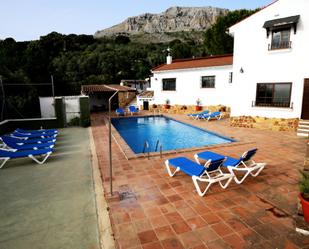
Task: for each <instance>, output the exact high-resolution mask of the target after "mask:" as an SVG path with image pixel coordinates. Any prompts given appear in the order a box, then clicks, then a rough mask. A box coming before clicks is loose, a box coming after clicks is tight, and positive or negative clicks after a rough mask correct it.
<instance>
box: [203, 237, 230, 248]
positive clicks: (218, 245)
mask: <svg viewBox="0 0 309 249" xmlns="http://www.w3.org/2000/svg"><path fill="white" fill-rule="evenodd" d="M206 245H207V247H208V248H209V249H229V248H231V247H230V246H229V245H228V244H226V243H225V242H224V241H223V240H222V239H217V240H214V241H211V242H209V243H206Z"/></svg>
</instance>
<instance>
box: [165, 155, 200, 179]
mask: <svg viewBox="0 0 309 249" xmlns="http://www.w3.org/2000/svg"><path fill="white" fill-rule="evenodd" d="M168 162H169V164H170V165H172V166H173V167H175V168H177V167H179V168H180V169H181V171H183V172H184V173H186V174H188V175H190V176H200V175H201V174H202V173H203V172H204V171H205V168H204V166H202V165H199V164H198V163H196V162H193V161H191V160H189V159H188V158H186V157H176V158H172V159H168Z"/></svg>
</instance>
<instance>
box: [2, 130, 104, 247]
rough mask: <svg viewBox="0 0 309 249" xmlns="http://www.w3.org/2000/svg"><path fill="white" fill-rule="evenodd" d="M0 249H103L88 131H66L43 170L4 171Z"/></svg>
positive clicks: (12, 165) (16, 163) (23, 164)
mask: <svg viewBox="0 0 309 249" xmlns="http://www.w3.org/2000/svg"><path fill="white" fill-rule="evenodd" d="M0 248H3V249H19V248H20V249H27V248H35V249H39V248H42V249H43V248H44V249H52V248H55V249H60V248H63V249H66V248H68V249H71V248H74V249H77V248H80V249H85V248H91V249H96V248H100V244H99V236H98V221H97V214H96V204H95V194H94V188H93V177H92V168H91V153H90V149H89V135H88V129H83V128H68V129H61V130H60V135H59V136H58V137H57V143H56V146H55V152H54V153H53V154H52V155H51V157H50V158H49V159H47V161H46V163H45V164H43V165H37V164H36V163H34V162H33V161H32V160H31V159H29V158H28V159H27V158H26V159H20V160H17V159H16V160H11V161H9V162H8V163H7V164H6V165H5V167H4V168H3V169H1V170H0Z"/></svg>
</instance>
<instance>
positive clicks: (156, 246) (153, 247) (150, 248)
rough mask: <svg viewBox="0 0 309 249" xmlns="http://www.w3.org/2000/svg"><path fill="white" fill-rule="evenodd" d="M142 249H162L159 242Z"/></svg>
mask: <svg viewBox="0 0 309 249" xmlns="http://www.w3.org/2000/svg"><path fill="white" fill-rule="evenodd" d="M143 249H163V246H162V245H161V243H160V242H158V241H156V242H151V243H147V244H144V245H143Z"/></svg>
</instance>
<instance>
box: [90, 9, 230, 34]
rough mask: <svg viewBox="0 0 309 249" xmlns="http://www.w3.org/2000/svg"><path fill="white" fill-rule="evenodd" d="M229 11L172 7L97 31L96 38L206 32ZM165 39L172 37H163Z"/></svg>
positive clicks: (131, 18) (130, 18)
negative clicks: (120, 35)
mask: <svg viewBox="0 0 309 249" xmlns="http://www.w3.org/2000/svg"><path fill="white" fill-rule="evenodd" d="M228 11H229V10H227V9H221V8H215V7H192V8H191V7H171V8H169V9H167V10H166V11H165V12H162V13H160V14H150V13H146V14H142V15H139V16H134V17H129V18H127V19H126V20H125V21H124V22H122V23H120V24H117V25H115V26H112V27H110V28H107V29H104V30H101V31H97V32H96V33H95V34H94V36H95V37H96V38H100V37H103V36H113V35H119V34H125V35H129V36H131V35H133V36H134V35H141V34H149V35H151V37H154V36H156V35H159V36H161V37H162V34H166V33H170V34H172V33H178V32H184V31H197V32H200V31H205V30H206V29H208V28H209V27H211V25H213V24H214V23H215V21H216V19H217V18H218V17H219V16H221V15H225V14H226V13H227V12H228ZM163 37H172V36H171V35H167V36H166V35H165V36H164V35H163Z"/></svg>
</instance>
